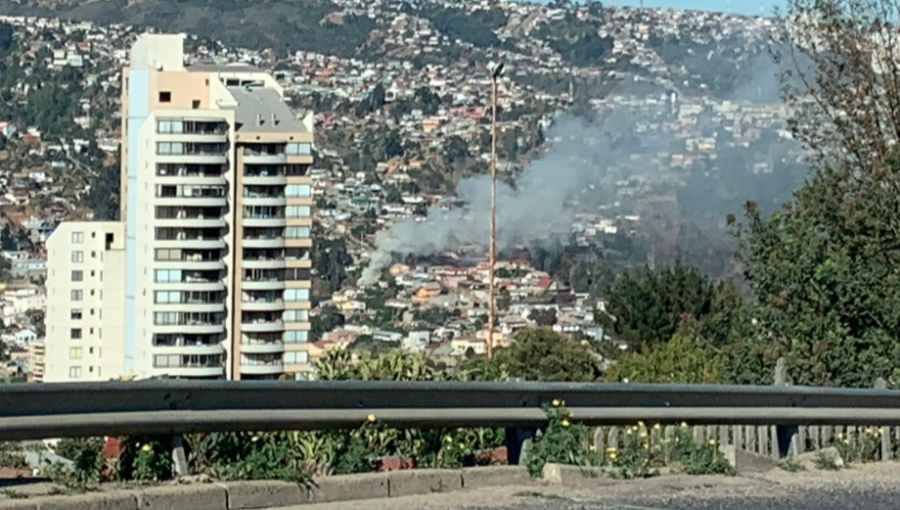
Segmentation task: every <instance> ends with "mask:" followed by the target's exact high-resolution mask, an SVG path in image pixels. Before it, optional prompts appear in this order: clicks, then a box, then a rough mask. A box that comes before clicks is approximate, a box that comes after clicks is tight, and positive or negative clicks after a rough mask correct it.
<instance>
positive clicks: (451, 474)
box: [389, 469, 462, 498]
mask: <svg viewBox="0 0 900 510" xmlns="http://www.w3.org/2000/svg"><path fill="white" fill-rule="evenodd" d="M389 487H390V495H391V497H392V498H397V497H403V496H415V495H419V494H431V493H434V492H450V491H458V490H460V489H462V473H461V472H460V471H459V470H457V469H415V470H409V471H392V472H391V473H390V486H389Z"/></svg>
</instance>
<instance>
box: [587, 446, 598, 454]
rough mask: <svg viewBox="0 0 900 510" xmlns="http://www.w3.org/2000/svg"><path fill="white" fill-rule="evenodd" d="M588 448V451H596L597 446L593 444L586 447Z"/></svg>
mask: <svg viewBox="0 0 900 510" xmlns="http://www.w3.org/2000/svg"><path fill="white" fill-rule="evenodd" d="M588 450H590V451H592V452H596V451H597V447H596V446H594V445H591V446H589V447H588Z"/></svg>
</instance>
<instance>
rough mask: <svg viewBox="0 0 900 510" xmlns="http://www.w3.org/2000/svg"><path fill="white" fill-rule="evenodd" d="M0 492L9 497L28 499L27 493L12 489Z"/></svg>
mask: <svg viewBox="0 0 900 510" xmlns="http://www.w3.org/2000/svg"><path fill="white" fill-rule="evenodd" d="M0 494H2V495H4V496H6V497H7V498H9V499H28V494H25V493H24V492H19V491H17V490H13V489H3V490H0Z"/></svg>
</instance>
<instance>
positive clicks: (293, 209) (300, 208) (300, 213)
mask: <svg viewBox="0 0 900 510" xmlns="http://www.w3.org/2000/svg"><path fill="white" fill-rule="evenodd" d="M309 214H310V208H309V206H308V205H289V206H287V207H285V208H284V215H285V216H286V217H288V218H309Z"/></svg>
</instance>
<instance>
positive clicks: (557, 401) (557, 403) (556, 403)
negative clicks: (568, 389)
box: [553, 399, 560, 407]
mask: <svg viewBox="0 0 900 510" xmlns="http://www.w3.org/2000/svg"><path fill="white" fill-rule="evenodd" d="M559 404H560V402H559V399H553V407H559Z"/></svg>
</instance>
